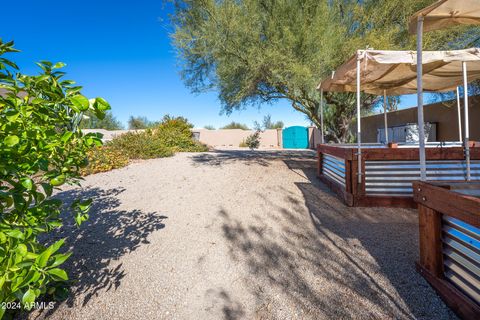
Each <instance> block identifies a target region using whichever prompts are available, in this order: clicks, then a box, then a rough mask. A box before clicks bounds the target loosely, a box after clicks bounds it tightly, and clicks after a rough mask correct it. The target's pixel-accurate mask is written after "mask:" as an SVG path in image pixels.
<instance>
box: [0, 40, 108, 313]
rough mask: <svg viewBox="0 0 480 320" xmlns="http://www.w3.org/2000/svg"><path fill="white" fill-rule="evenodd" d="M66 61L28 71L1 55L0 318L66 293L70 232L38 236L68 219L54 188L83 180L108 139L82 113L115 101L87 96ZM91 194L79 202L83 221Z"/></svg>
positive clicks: (6, 47)
mask: <svg viewBox="0 0 480 320" xmlns="http://www.w3.org/2000/svg"><path fill="white" fill-rule="evenodd" d="M15 51H17V50H15V49H14V47H13V42H8V43H4V42H2V41H1V40H0V56H2V55H4V54H5V53H9V52H15ZM64 65H65V64H63V63H61V62H59V63H55V64H53V63H51V62H48V61H42V62H40V63H38V66H39V67H40V68H41V70H42V71H41V73H40V74H39V75H37V76H28V75H25V74H22V73H20V71H19V69H18V67H17V66H16V64H15V63H14V62H12V61H10V60H7V59H6V58H4V57H1V58H0V303H1V305H0V318H2V317H3V316H4V314H5V312H7V313H8V314H9V315H11V314H12V313H13V312H14V310H12V309H8V310H7V306H8V305H9V304H10V306H15V307H16V308H18V307H21V308H23V309H30V308H31V307H32V306H33V304H34V303H35V301H36V300H37V299H38V298H39V297H40V296H43V295H46V294H51V295H53V296H54V297H60V296H62V295H63V293H65V291H64V290H63V289H62V288H64V287H62V286H60V284H62V283H64V282H65V281H67V280H68V276H67V273H66V272H65V271H64V270H63V269H61V268H60V266H61V265H62V264H63V263H64V262H65V261H66V260H67V259H68V257H69V256H70V253H59V250H60V249H61V247H62V245H63V243H64V239H61V240H59V241H56V242H54V243H52V244H50V245H45V243H42V242H41V241H39V238H38V237H39V236H40V235H42V234H44V233H48V232H50V231H52V230H54V229H56V228H59V227H60V226H61V225H62V219H61V218H60V212H61V208H62V201H61V200H59V199H53V198H52V192H53V190H54V189H55V188H57V187H59V186H61V185H63V184H65V183H69V184H78V183H79V180H80V168H81V167H83V166H85V164H86V157H85V154H86V152H87V151H88V150H89V149H90V148H92V147H93V146H96V145H97V146H98V145H101V143H102V142H101V139H100V136H99V135H98V134H87V135H84V134H83V133H82V132H81V130H79V127H78V124H79V122H80V120H81V118H82V114H83V113H84V112H86V111H92V112H93V113H94V114H95V115H96V116H98V117H99V118H102V117H103V115H104V113H105V111H106V110H108V109H110V106H109V104H108V103H107V102H106V101H105V100H103V99H102V98H96V99H92V100H90V101H89V100H88V99H87V98H86V97H84V96H83V95H82V94H81V93H80V91H81V87H78V86H74V82H73V81H70V80H64V79H63V76H64V75H65V73H64V72H61V71H59V69H61V68H62V67H63V66H64ZM91 202H92V201H91V200H80V199H79V200H76V201H74V202H73V205H72V210H73V212H74V220H75V222H76V223H77V225H80V224H81V223H82V222H83V221H85V220H86V219H87V218H88V210H89V208H90V205H91Z"/></svg>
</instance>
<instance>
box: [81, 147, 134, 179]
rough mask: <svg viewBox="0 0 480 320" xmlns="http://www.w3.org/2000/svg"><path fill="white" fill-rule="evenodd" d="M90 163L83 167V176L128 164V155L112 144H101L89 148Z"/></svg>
mask: <svg viewBox="0 0 480 320" xmlns="http://www.w3.org/2000/svg"><path fill="white" fill-rule="evenodd" d="M87 159H88V165H87V166H86V167H85V168H82V169H81V171H80V172H81V174H82V176H86V175H89V174H94V173H99V172H105V171H110V170H113V169H118V168H122V167H125V166H126V165H128V156H127V155H126V154H124V153H123V152H120V151H118V150H115V149H113V148H112V147H110V146H101V147H96V148H93V149H92V150H89V151H88V153H87Z"/></svg>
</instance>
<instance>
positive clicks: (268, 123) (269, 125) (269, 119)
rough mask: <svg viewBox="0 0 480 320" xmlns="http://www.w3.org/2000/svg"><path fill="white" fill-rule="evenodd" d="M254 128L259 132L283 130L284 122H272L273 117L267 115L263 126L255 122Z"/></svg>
mask: <svg viewBox="0 0 480 320" xmlns="http://www.w3.org/2000/svg"><path fill="white" fill-rule="evenodd" d="M253 126H254V128H255V130H257V131H262V130H268V129H282V128H283V122H282V121H277V122H272V117H271V116H270V115H266V116H264V117H263V121H262V124H260V123H258V122H257V121H255V122H254V123H253Z"/></svg>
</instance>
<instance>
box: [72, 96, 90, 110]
mask: <svg viewBox="0 0 480 320" xmlns="http://www.w3.org/2000/svg"><path fill="white" fill-rule="evenodd" d="M70 101H71V102H72V104H73V105H74V106H75V107H76V108H77V109H78V110H77V111H86V110H88V107H89V106H90V103H89V102H88V99H87V98H85V97H84V96H82V95H81V94H77V95H75V96H73V97H70Z"/></svg>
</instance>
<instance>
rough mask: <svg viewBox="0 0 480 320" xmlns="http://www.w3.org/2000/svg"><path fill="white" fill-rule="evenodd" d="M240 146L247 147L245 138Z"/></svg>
mask: <svg viewBox="0 0 480 320" xmlns="http://www.w3.org/2000/svg"><path fill="white" fill-rule="evenodd" d="M238 146H239V147H240V148H247V147H248V145H247V143H246V142H245V140H243V141H242V142H240V144H239V145H238Z"/></svg>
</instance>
